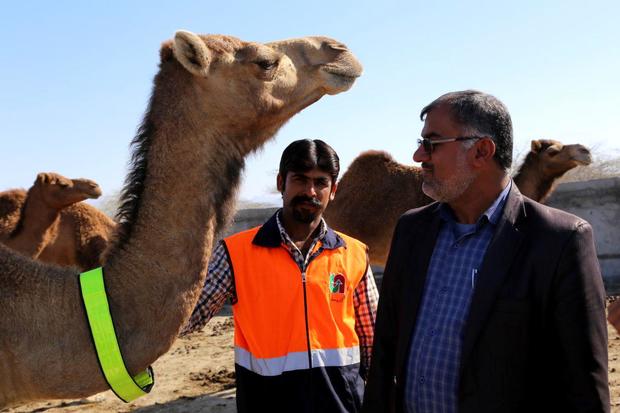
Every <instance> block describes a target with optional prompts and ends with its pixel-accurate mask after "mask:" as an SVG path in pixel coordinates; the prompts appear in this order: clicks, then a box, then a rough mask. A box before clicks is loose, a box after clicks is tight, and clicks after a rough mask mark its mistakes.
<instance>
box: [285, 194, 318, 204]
mask: <svg viewBox="0 0 620 413" xmlns="http://www.w3.org/2000/svg"><path fill="white" fill-rule="evenodd" d="M303 203H309V204H311V205H312V206H314V207H320V206H321V201H319V200H318V199H316V198H312V197H309V196H305V195H298V196H296V197H294V198H293V199H291V206H297V205H299V204H303Z"/></svg>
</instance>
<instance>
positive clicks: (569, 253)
mask: <svg viewBox="0 0 620 413" xmlns="http://www.w3.org/2000/svg"><path fill="white" fill-rule="evenodd" d="M420 118H421V119H422V120H424V127H423V130H422V139H421V140H419V145H420V146H419V147H418V149H417V150H416V152H415V153H414V155H413V159H414V161H416V162H420V163H421V164H422V165H421V166H422V169H423V178H424V183H423V190H424V192H425V193H426V194H427V195H429V196H430V197H431V198H433V199H435V200H436V201H437V202H436V203H433V204H431V205H428V206H426V207H422V208H418V209H415V210H412V211H409V212H407V213H406V214H404V215H403V216H402V217H401V218H400V220H399V222H398V225H397V227H396V229H395V232H394V237H393V240H392V246H391V250H390V255H389V258H388V261H387V264H386V268H385V273H384V278H383V285H382V290H381V296H380V300H379V309H378V313H377V321H376V327H375V341H374V347H373V355H372V364H371V368H370V375H369V378H368V382H367V387H366V393H365V397H364V411H366V412H384V411H385V412H395V411H397V412H401V411H404V412H416V413H426V412H463V413H465V412H475V413H483V412H502V413H506V412H556V411H557V412H608V411H609V408H610V407H609V388H608V382H607V329H606V324H605V295H604V290H603V283H602V279H601V274H600V269H599V265H598V261H597V258H596V252H595V247H594V242H593V236H592V228H591V227H590V225H589V224H588V223H587V222H586V221H584V220H582V219H580V218H578V217H576V216H573V215H570V214H568V213H565V212H562V211H558V210H555V209H552V208H549V207H546V206H543V205H541V204H538V203H536V202H534V201H532V200H530V199H528V198H526V197H524V196H522V195H521V194H520V193H519V190H518V189H517V187H516V186H515V185H514V183H513V182H512V181H511V179H510V176H509V174H508V171H509V168H510V165H511V160H512V123H511V119H510V115H509V113H508V111H507V109H506V107H505V106H504V105H503V104H502V103H501V102H500V101H499V100H498V99H496V98H495V97H493V96H490V95H488V94H485V93H482V92H478V91H472V90H468V91H462V92H453V93H448V94H446V95H443V96H441V97H439V98H438V99H436V100H435V101H433V102H432V103H430V104H429V105H428V106H426V107H425V108H424V109H423V110H422V113H421V116H420Z"/></svg>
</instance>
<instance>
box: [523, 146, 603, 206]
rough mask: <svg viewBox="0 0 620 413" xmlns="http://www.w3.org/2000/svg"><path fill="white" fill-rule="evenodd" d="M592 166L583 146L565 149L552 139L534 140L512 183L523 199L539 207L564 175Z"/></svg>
mask: <svg viewBox="0 0 620 413" xmlns="http://www.w3.org/2000/svg"><path fill="white" fill-rule="evenodd" d="M591 163H592V154H591V153H590V151H589V150H588V148H586V147H585V146H583V145H580V144H574V145H564V144H562V142H558V141H555V140H551V139H542V140H533V141H532V144H531V150H530V152H528V154H527V155H526V156H525V159H524V161H523V163H522V164H521V166H520V167H519V169H518V170H517V173H516V174H515V175H514V176H513V179H514V181H515V184H517V187H518V188H519V191H521V193H522V194H523V195H525V196H527V197H529V198H532V199H533V200H535V201H538V202H541V203H542V202H545V201H546V200H547V198H549V195H551V193H552V192H553V191H554V190H555V187H556V185H557V184H558V182H559V181H558V180H559V178H561V177H562V176H563V175H564V174H565V173H566V172H568V171H570V170H571V169H573V168H575V167H577V166H580V165H590V164H591Z"/></svg>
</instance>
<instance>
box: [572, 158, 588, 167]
mask: <svg viewBox="0 0 620 413" xmlns="http://www.w3.org/2000/svg"><path fill="white" fill-rule="evenodd" d="M573 160H574V161H575V162H576V163H577V164H578V165H581V166H588V165H590V164H591V163H592V157H591V156H587V157H580V158H573Z"/></svg>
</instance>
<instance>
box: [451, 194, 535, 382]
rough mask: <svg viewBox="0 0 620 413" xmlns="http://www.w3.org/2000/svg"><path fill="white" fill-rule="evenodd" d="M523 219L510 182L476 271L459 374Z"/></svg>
mask: <svg viewBox="0 0 620 413" xmlns="http://www.w3.org/2000/svg"><path fill="white" fill-rule="evenodd" d="M524 216H525V212H524V210H523V198H522V196H521V193H520V192H519V190H518V189H517V187H516V185H515V184H514V182H513V183H512V188H511V190H510V193H509V195H508V198H507V200H506V204H505V206H504V213H503V214H502V217H501V218H500V220H499V221H498V223H497V225H498V227H497V230H496V232H495V235H494V237H493V239H492V240H491V243H490V244H489V247H488V249H487V252H486V254H485V259H484V261H483V263H482V267H481V268H480V271H479V272H478V278H477V281H476V288H475V290H474V294H473V297H472V301H471V305H470V308H469V315H468V318H467V322H466V324H465V331H464V339H463V348H462V353H461V361H462V362H461V375H462V373H463V370H464V367H465V365H466V364H467V361H468V359H469V356H470V354H471V351H472V349H473V347H474V344H475V342H476V339H477V337H478V335H479V334H480V332H481V330H482V328H483V326H484V325H485V323H486V320H487V318H488V316H489V312H490V311H491V308H492V307H493V304H494V303H495V301H496V299H497V295H498V293H499V290H500V288H501V286H502V284H503V282H504V279H505V278H506V276H507V275H508V272H509V270H510V267H511V265H512V262H513V259H514V257H515V255H516V254H517V251H518V249H519V246H520V244H521V242H522V239H523V233H522V232H521V231H519V229H518V227H517V225H515V224H516V223H517V221H518V220H519V219H520V218H522V217H524Z"/></svg>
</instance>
